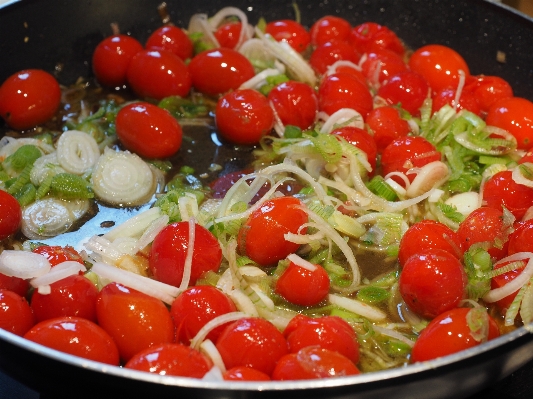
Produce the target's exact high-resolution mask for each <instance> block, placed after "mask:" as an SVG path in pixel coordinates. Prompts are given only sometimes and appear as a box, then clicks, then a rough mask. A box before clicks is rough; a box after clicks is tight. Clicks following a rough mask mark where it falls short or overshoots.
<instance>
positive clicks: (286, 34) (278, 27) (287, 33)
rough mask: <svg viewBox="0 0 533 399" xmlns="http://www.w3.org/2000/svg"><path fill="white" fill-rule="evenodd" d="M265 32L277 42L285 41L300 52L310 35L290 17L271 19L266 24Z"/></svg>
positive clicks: (308, 41)
mask: <svg viewBox="0 0 533 399" xmlns="http://www.w3.org/2000/svg"><path fill="white" fill-rule="evenodd" d="M265 33H268V34H270V35H271V36H272V37H273V38H274V39H276V40H277V41H278V42H281V41H286V42H287V43H289V45H290V46H291V47H292V48H293V49H294V50H296V51H297V52H299V53H301V52H303V51H304V50H305V49H307V47H308V46H309V43H311V35H310V34H309V32H307V30H305V28H304V27H303V26H302V25H301V24H299V23H298V22H296V21H293V20H292V19H282V20H279V21H272V22H269V23H268V24H267V25H266V28H265Z"/></svg>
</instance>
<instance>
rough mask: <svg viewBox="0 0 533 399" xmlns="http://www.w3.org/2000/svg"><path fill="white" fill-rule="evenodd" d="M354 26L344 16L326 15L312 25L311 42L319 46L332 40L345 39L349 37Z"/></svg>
mask: <svg viewBox="0 0 533 399" xmlns="http://www.w3.org/2000/svg"><path fill="white" fill-rule="evenodd" d="M351 30H352V26H351V25H350V23H349V22H348V21H346V20H345V19H343V18H339V17H335V16H333V15H326V16H325V17H322V18H320V19H319V20H317V21H316V22H315V23H314V24H313V26H311V30H310V32H309V33H310V34H311V43H313V44H314V45H315V46H319V45H321V44H324V43H326V42H330V41H332V40H344V39H346V38H348V36H349V35H350V32H351Z"/></svg>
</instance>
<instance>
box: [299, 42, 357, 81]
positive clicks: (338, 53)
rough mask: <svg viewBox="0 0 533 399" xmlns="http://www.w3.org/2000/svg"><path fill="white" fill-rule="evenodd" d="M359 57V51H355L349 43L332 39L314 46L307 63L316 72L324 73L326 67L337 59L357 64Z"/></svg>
mask: <svg viewBox="0 0 533 399" xmlns="http://www.w3.org/2000/svg"><path fill="white" fill-rule="evenodd" d="M360 58H361V57H360V55H359V53H357V51H355V49H354V48H353V47H352V46H351V45H350V43H348V42H345V41H340V40H332V41H330V42H326V43H322V44H320V45H318V46H317V47H316V48H315V50H314V51H313V53H312V54H311V57H310V58H309V64H311V66H312V67H313V69H314V70H315V71H316V72H317V73H318V74H324V73H326V72H327V70H328V67H329V66H330V65H333V64H334V63H335V62H337V61H350V62H353V63H354V64H357V63H358V62H359V59H360Z"/></svg>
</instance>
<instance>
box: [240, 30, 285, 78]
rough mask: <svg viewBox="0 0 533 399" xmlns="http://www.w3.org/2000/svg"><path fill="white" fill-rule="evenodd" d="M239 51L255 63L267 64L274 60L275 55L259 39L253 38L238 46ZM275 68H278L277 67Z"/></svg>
mask: <svg viewBox="0 0 533 399" xmlns="http://www.w3.org/2000/svg"><path fill="white" fill-rule="evenodd" d="M239 53H241V54H242V55H244V56H245V57H246V58H248V59H249V60H250V61H253V62H255V63H262V64H265V65H269V64H272V63H274V62H275V61H276V57H274V55H273V54H272V53H271V52H270V51H269V50H268V48H267V47H266V46H265V44H264V43H263V41H262V40H261V39H256V38H254V39H250V40H247V41H246V42H244V43H243V45H242V46H241V47H240V48H239ZM276 69H278V70H279V68H277V67H276ZM280 72H281V73H284V72H285V71H284V70H280Z"/></svg>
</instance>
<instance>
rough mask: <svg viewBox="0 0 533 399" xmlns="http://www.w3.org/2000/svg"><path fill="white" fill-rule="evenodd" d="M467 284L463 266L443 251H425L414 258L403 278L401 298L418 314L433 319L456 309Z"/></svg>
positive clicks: (401, 281)
mask: <svg viewBox="0 0 533 399" xmlns="http://www.w3.org/2000/svg"><path fill="white" fill-rule="evenodd" d="M467 282H468V279H467V276H466V272H465V270H464V268H463V265H462V264H461V262H460V261H459V259H457V257H456V256H455V255H452V254H450V253H449V252H447V251H445V250H442V249H435V248H430V249H425V250H420V251H418V252H417V253H416V254H415V255H412V256H411V257H410V258H409V259H407V261H406V262H405V263H404V265H403V269H402V272H401V274H400V280H399V288H400V294H401V296H402V298H403V300H404V301H405V303H406V304H407V306H409V308H410V309H411V310H412V311H414V312H415V313H416V314H418V315H420V316H422V317H424V318H427V319H432V318H434V317H436V316H438V315H439V314H441V313H443V312H445V311H447V310H450V309H453V308H455V307H457V306H458V305H459V302H461V301H462V300H463V299H464V297H465V289H466V284H467Z"/></svg>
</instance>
